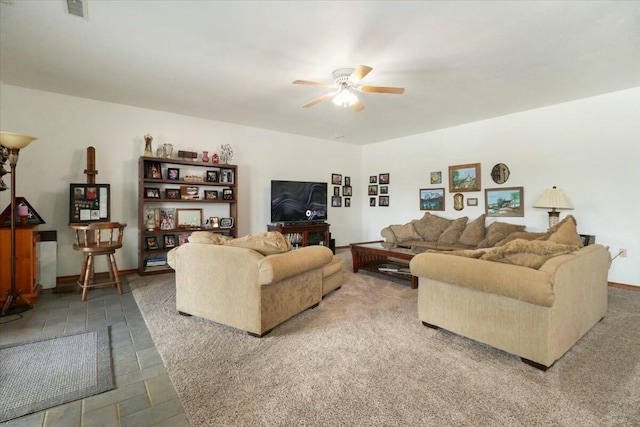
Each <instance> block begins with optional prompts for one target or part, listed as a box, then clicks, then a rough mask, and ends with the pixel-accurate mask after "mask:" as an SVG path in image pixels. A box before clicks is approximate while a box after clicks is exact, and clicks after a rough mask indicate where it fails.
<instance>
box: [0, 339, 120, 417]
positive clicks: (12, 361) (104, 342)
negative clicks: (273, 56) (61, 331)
mask: <svg viewBox="0 0 640 427" xmlns="http://www.w3.org/2000/svg"><path fill="white" fill-rule="evenodd" d="M112 388H113V372H112V368H111V350H110V340H109V328H108V327H107V328H102V329H97V330H88V331H80V332H75V333H72V334H66V335H61V336H57V337H53V338H44V339H39V340H33V341H28V342H23V343H17V344H10V345H4V346H0V422H3V421H7V420H11V419H13V418H17V417H21V416H23V415H27V414H30V413H33V412H37V411H41V410H43V409H47V408H50V407H52V406H57V405H61V404H63V403H66V402H71V401H73V400H78V399H82V398H85V397H88V396H92V395H94V394H98V393H102V392H104V391H107V390H111V389H112Z"/></svg>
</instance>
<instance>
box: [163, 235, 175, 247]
mask: <svg viewBox="0 0 640 427" xmlns="http://www.w3.org/2000/svg"><path fill="white" fill-rule="evenodd" d="M164 247H165V248H167V249H168V248H175V247H176V235H175V234H165V235H164Z"/></svg>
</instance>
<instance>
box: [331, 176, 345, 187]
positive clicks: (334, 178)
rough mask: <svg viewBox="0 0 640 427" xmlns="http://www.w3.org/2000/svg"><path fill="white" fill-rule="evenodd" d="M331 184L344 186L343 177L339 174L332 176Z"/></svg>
mask: <svg viewBox="0 0 640 427" xmlns="http://www.w3.org/2000/svg"><path fill="white" fill-rule="evenodd" d="M331 184H333V185H342V175H340V174H339V173H332V174H331Z"/></svg>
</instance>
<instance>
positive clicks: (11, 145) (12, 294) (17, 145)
mask: <svg viewBox="0 0 640 427" xmlns="http://www.w3.org/2000/svg"><path fill="white" fill-rule="evenodd" d="M34 139H36V138H34V137H32V136H29V135H21V134H18V133H10V132H0V145H2V146H3V147H5V148H7V149H8V150H9V166H10V167H11V216H10V219H11V288H10V289H9V292H7V300H6V301H5V303H4V305H3V306H2V311H1V312H0V316H6V315H7V314H14V313H20V312H22V311H26V310H29V309H30V308H32V305H31V302H30V301H29V300H28V299H27V298H26V297H25V296H24V295H22V290H20V291H17V290H16V218H17V216H18V215H17V214H16V166H17V164H18V154H19V153H20V149H21V148H24V147H26V146H27V145H29V144H30V143H31V141H33V140H34ZM18 300H22V302H23V303H24V305H22V306H18V305H17V302H18Z"/></svg>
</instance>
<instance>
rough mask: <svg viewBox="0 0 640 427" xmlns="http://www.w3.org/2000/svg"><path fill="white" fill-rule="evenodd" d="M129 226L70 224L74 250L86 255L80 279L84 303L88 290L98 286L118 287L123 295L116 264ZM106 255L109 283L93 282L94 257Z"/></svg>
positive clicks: (109, 223) (111, 223) (117, 223)
mask: <svg viewBox="0 0 640 427" xmlns="http://www.w3.org/2000/svg"><path fill="white" fill-rule="evenodd" d="M126 226H127V224H121V223H119V222H94V223H91V224H69V227H70V228H71V229H72V230H74V231H75V239H76V240H75V243H74V245H73V249H75V250H77V251H80V252H82V253H83V255H84V261H83V262H82V270H81V271H80V276H79V277H78V292H79V291H80V290H81V289H82V301H86V300H87V289H88V288H92V287H98V286H110V285H111V286H116V287H117V288H118V293H120V294H122V282H121V281H120V272H119V271H118V265H117V264H116V256H115V253H116V249H119V248H121V247H122V236H123V234H124V228H125V227H126ZM97 255H106V256H107V263H108V265H109V277H110V279H111V280H110V281H108V282H99V283H95V282H94V281H93V269H94V264H93V257H95V256H97Z"/></svg>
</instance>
